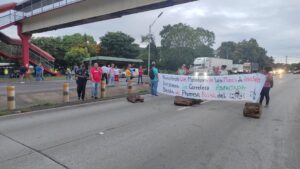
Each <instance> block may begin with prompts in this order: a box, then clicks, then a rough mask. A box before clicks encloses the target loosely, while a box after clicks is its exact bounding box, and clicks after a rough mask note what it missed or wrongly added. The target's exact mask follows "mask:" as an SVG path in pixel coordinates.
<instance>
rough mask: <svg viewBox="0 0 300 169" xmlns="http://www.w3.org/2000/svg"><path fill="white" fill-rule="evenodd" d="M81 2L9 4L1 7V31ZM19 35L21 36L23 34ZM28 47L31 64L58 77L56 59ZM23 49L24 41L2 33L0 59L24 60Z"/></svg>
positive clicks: (52, 0)
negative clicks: (55, 67)
mask: <svg viewBox="0 0 300 169" xmlns="http://www.w3.org/2000/svg"><path fill="white" fill-rule="evenodd" d="M79 1H80V0H27V1H24V2H22V4H17V3H8V4H4V5H0V14H1V15H0V30H2V29H5V28H7V27H10V26H13V25H18V24H20V23H19V22H20V21H21V20H22V19H25V18H28V17H32V16H35V15H38V14H41V13H44V12H48V11H50V10H54V9H57V8H61V7H64V6H66V5H70V4H73V3H76V2H79ZM18 26H20V25H18ZM18 33H19V34H21V32H18ZM20 36H22V35H20ZM21 39H22V38H21ZM28 46H29V63H30V64H32V65H37V64H42V65H43V67H44V69H45V71H46V72H48V73H50V74H52V75H56V72H55V71H54V61H55V58H54V57H52V56H51V55H50V54H49V53H47V52H45V51H44V50H42V49H40V48H39V47H37V46H35V45H34V44H32V43H29V45H28ZM22 48H23V43H22V40H18V39H13V38H10V37H8V36H6V35H5V34H4V33H2V32H0V57H4V58H6V59H9V60H14V61H20V60H23V55H22V52H23V51H22Z"/></svg>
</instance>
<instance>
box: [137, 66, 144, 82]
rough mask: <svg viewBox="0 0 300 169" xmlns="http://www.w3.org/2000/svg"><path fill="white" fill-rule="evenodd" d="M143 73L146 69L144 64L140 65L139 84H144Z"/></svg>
mask: <svg viewBox="0 0 300 169" xmlns="http://www.w3.org/2000/svg"><path fill="white" fill-rule="evenodd" d="M143 73H144V69H143V66H140V67H139V77H138V84H140V83H141V84H143Z"/></svg>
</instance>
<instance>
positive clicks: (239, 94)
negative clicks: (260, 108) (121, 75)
mask: <svg viewBox="0 0 300 169" xmlns="http://www.w3.org/2000/svg"><path fill="white" fill-rule="evenodd" d="M265 81H266V77H265V75H263V74H260V73H256V74H240V75H226V76H181V75H170V74H159V82H158V92H160V93H162V94H166V95H171V96H182V97H185V98H191V99H202V100H228V101H229V100H230V101H250V102H257V101H258V99H259V97H260V92H261V90H262V88H263V85H264V83H265Z"/></svg>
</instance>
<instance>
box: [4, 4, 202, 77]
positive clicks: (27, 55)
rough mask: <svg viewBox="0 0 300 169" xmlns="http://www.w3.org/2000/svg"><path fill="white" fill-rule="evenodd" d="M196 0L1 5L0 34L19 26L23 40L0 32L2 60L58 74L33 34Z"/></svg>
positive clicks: (52, 60)
mask: <svg viewBox="0 0 300 169" xmlns="http://www.w3.org/2000/svg"><path fill="white" fill-rule="evenodd" d="M192 1H196V0H25V1H23V2H21V3H18V4H17V3H7V4H3V5H0V31H1V30H3V29H5V28H7V27H10V26H17V28H18V29H17V31H18V35H19V37H20V40H18V39H12V38H10V37H8V36H6V35H4V34H3V33H0V57H1V56H2V57H5V58H7V59H11V60H17V61H20V62H21V63H22V64H23V65H24V66H25V67H27V68H28V67H29V64H32V65H36V64H42V65H43V66H44V68H45V70H46V71H47V72H48V73H50V74H53V75H55V74H56V73H55V71H54V69H53V67H54V61H55V58H54V57H52V56H51V55H50V54H49V53H47V52H45V51H43V50H42V49H40V48H38V47H37V46H35V45H33V44H31V43H30V39H31V36H32V34H33V33H39V32H44V31H51V30H57V29H61V28H67V27H72V26H78V25H82V24H86V23H92V22H98V21H103V20H108V19H113V18H119V17H122V16H124V15H129V14H134V13H138V12H144V11H149V10H154V9H159V8H164V7H169V6H173V5H178V4H183V3H187V2H192Z"/></svg>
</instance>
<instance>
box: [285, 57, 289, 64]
mask: <svg viewBox="0 0 300 169" xmlns="http://www.w3.org/2000/svg"><path fill="white" fill-rule="evenodd" d="M285 64H286V65H287V64H288V56H285Z"/></svg>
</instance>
